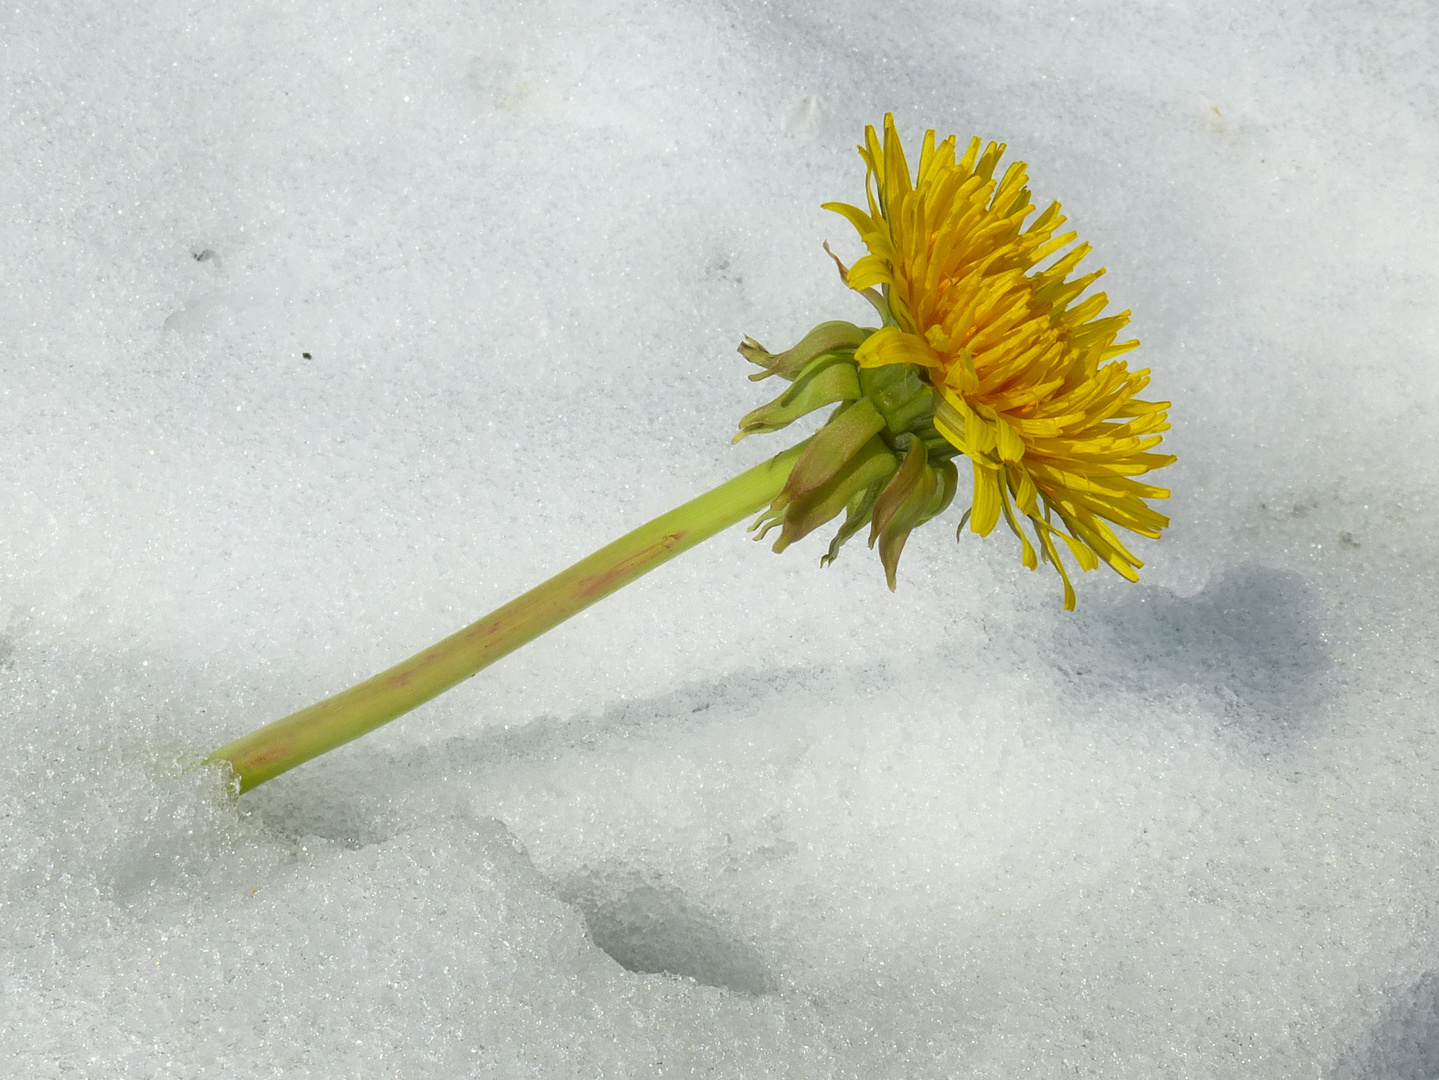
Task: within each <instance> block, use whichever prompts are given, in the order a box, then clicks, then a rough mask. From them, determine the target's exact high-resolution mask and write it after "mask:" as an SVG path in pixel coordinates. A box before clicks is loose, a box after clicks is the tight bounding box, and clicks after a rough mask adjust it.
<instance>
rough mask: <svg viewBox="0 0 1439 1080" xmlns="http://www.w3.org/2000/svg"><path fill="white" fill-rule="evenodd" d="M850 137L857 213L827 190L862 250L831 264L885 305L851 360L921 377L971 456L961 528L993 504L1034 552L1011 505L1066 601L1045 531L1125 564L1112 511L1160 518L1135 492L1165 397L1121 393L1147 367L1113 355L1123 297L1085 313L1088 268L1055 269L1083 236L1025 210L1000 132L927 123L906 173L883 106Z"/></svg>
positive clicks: (995, 514) (1138, 521) (1067, 263)
mask: <svg viewBox="0 0 1439 1080" xmlns="http://www.w3.org/2000/svg"><path fill="white" fill-rule="evenodd" d="M859 149H860V155H861V157H862V158H863V159H864V162H865V166H866V170H867V175H866V179H865V187H866V194H867V195H868V204H869V205H868V210H867V212H866V210H862V209H860V208H858V207H855V206H850V205H848V204H846V203H827V204H825V205H826V209H830V210H834V211H836V212H838V213H840V214H842V215H843V216H844V217H845V218H847V219H848V220H849V221H850V223H851V224H853V225H854V227H855V228H856V229H857V230H858V232H859V235H860V238H861V239H862V240H863V241H864V244H865V246H866V247H867V248H868V249H869V254H868V255H866V256H865V257H864V258H862V259H860V260H859V261H858V262H857V263H855V265H854V266H853V267H852V268H850V269H849V270H848V271H847V273H846V272H845V271H843V268H842V269H841V272H842V273H845V277H846V283H847V284H848V285H849V287H850V288H852V289H856V290H859V291H861V292H864V293H865V294H866V295H867V296H869V297H870V299H871V301H872V302H873V303H874V304H875V306H876V307H877V308H878V310H879V311H880V313H881V315H883V316H884V321H885V325H884V326H883V327H881V328H880V329H879V330H878V331H876V332H875V333H873V334H870V335H869V336H867V337H866V338H865V339H864V341H863V342H862V343H860V344H859V345H858V346H857V348H856V349H855V352H854V361H855V364H856V365H857V366H858V368H859V369H860V371H861V372H864V371H870V370H876V369H878V370H883V369H885V368H887V367H890V366H893V365H905V366H906V367H908V368H909V369H911V370H913V371H915V372H916V373H917V374H918V376H919V378H920V379H921V380H922V381H923V382H924V383H925V384H926V385H927V386H928V387H929V388H930V389H931V391H932V398H933V410H934V412H933V425H934V428H935V430H936V431H938V433H939V434H940V435H941V436H942V437H943V438H944V440H945V441H946V442H947V443H948V444H949V446H951V447H953V448H954V450H956V451H958V452H959V453H962V454H964V455H965V456H966V457H967V458H969V461H970V465H971V467H972V470H973V481H974V482H973V495H972V498H971V503H970V508H969V511H968V514H967V518H968V522H969V527H970V528H971V529H972V530H973V531H974V532H975V533H978V534H979V535H981V536H984V535H987V534H988V533H989V532H990V531H991V530H992V529H993V528H994V527H995V525H996V524H998V522H999V519H1000V517H1001V516H1002V517H1003V518H1004V520H1005V522H1006V524H1007V525H1008V526H1009V528H1010V529H1011V530H1012V531H1013V532H1014V534H1015V535H1016V536H1018V537H1019V540H1020V543H1021V545H1022V547H1023V553H1022V554H1023V560H1024V564H1025V566H1027V567H1029V568H1030V569H1034V568H1035V567H1036V566H1037V565H1038V558H1037V557H1036V554H1035V546H1034V545H1033V544H1031V543H1030V541H1029V539H1028V537H1027V536H1026V535H1025V532H1024V529H1023V528H1022V527H1021V524H1022V523H1021V520H1020V519H1021V518H1022V519H1024V521H1025V522H1027V524H1028V525H1029V527H1030V528H1031V529H1032V530H1033V532H1034V536H1035V539H1036V541H1037V542H1038V550H1039V558H1043V559H1044V560H1045V561H1046V562H1048V563H1049V564H1050V565H1052V566H1053V567H1054V568H1055V569H1056V570H1058V572H1059V574H1060V577H1061V578H1062V579H1063V581H1064V594H1065V607H1066V608H1073V607H1074V589H1073V587H1072V585H1071V584H1070V580H1069V575H1068V574H1067V573H1066V572H1065V569H1064V565H1063V563H1062V562H1061V560H1060V557H1059V551H1058V549H1057V546H1056V543H1055V540H1056V538H1057V539H1058V540H1060V541H1062V542H1063V543H1064V545H1065V546H1066V547H1068V548H1069V550H1070V552H1071V553H1072V555H1073V557H1074V559H1075V561H1076V562H1077V563H1078V564H1079V566H1080V567H1081V568H1082V569H1084V570H1090V569H1093V568H1094V567H1096V566H1098V565H1099V563H1100V562H1101V561H1103V562H1105V563H1108V564H1109V565H1110V566H1111V567H1112V568H1113V569H1114V570H1116V571H1117V572H1118V573H1120V574H1121V575H1123V576H1124V577H1126V578H1128V579H1129V580H1131V581H1135V580H1138V573H1137V571H1138V569H1139V567H1141V566H1142V565H1143V563H1142V562H1140V560H1139V559H1138V558H1136V557H1135V556H1134V555H1133V554H1132V553H1131V552H1130V551H1129V550H1128V549H1127V548H1126V547H1125V546H1124V544H1123V543H1122V542H1121V541H1120V539H1119V537H1118V536H1117V535H1116V534H1115V531H1114V529H1113V528H1112V527H1111V526H1119V527H1120V528H1123V529H1128V530H1129V531H1131V532H1134V533H1138V534H1139V535H1141V536H1148V537H1158V536H1159V534H1160V530H1161V529H1163V528H1164V527H1165V526H1166V525H1168V524H1169V519H1168V518H1166V517H1165V516H1164V515H1162V514H1160V513H1158V512H1156V511H1155V510H1154V509H1152V508H1151V507H1150V506H1149V505H1148V504H1147V503H1146V502H1145V500H1146V499H1162V498H1166V497H1168V495H1169V492H1168V491H1167V490H1166V489H1164V488H1159V487H1154V486H1153V485H1150V484H1147V483H1144V482H1143V481H1141V480H1139V479H1136V478H1137V477H1139V476H1142V475H1143V474H1145V473H1148V472H1150V471H1151V470H1154V469H1158V468H1162V467H1163V466H1165V465H1168V464H1170V463H1171V462H1173V461H1174V458H1173V457H1172V456H1170V455H1167V454H1159V453H1155V452H1153V451H1154V448H1155V447H1156V446H1158V445H1159V443H1160V441H1161V434H1160V433H1161V432H1163V431H1166V430H1168V424H1167V423H1166V413H1165V409H1167V408H1168V406H1169V403H1168V402H1149V401H1141V400H1140V399H1139V398H1137V397H1136V396H1135V395H1137V394H1138V393H1139V392H1140V391H1141V390H1142V389H1143V388H1144V386H1145V385H1146V384H1147V383H1148V381H1149V373H1148V371H1147V370H1143V371H1130V370H1129V369H1128V366H1127V365H1126V363H1125V362H1124V361H1122V360H1118V359H1116V358H1117V357H1119V356H1120V355H1121V354H1123V353H1126V352H1128V351H1129V350H1130V349H1133V348H1135V347H1136V346H1137V345H1138V344H1139V343H1138V342H1137V341H1123V342H1116V341H1115V337H1116V336H1117V335H1118V334H1119V332H1120V330H1121V329H1123V327H1124V326H1125V324H1126V323H1127V322H1128V316H1129V313H1128V312H1127V311H1125V312H1122V313H1120V314H1117V315H1109V316H1103V317H1101V314H1100V313H1101V312H1102V311H1103V310H1104V308H1105V305H1106V304H1107V302H1108V301H1107V298H1106V297H1105V295H1104V293H1102V292H1101V293H1093V294H1091V295H1089V296H1084V293H1085V290H1086V289H1088V288H1089V286H1090V285H1091V284H1093V283H1094V281H1095V280H1096V279H1097V278H1099V276H1100V275H1101V274H1102V273H1103V272H1104V271H1103V270H1095V271H1092V272H1090V273H1087V274H1082V275H1079V276H1073V277H1072V276H1071V274H1072V273H1073V272H1074V270H1075V268H1076V267H1077V266H1078V264H1079V262H1080V260H1082V259H1083V258H1084V256H1085V255H1086V254H1088V253H1089V250H1090V248H1089V245H1088V244H1075V243H1074V240H1075V234H1074V233H1073V232H1064V233H1060V232H1059V230H1060V227H1061V226H1062V225H1063V224H1064V221H1065V218H1064V217H1063V216H1062V215H1061V214H1060V212H1059V204H1058V203H1052V204H1050V206H1049V208H1048V209H1046V210H1044V211H1043V212H1041V213H1036V208H1035V206H1034V204H1033V202H1032V201H1031V198H1030V192H1029V189H1028V187H1027V186H1026V180H1027V177H1026V174H1025V166H1024V164H1023V163H1021V162H1015V163H1013V164H1011V165H1010V166H1009V167H1008V168H1007V169H1006V170H1005V171H1004V173H1003V175H1002V177H1000V178H999V179H996V178H995V172H996V169H997V167H998V165H999V160H1000V157H1001V156H1002V154H1003V153H1004V149H1005V148H1004V146H1003V145H1002V144H996V143H990V144H989V145H988V146H986V147H984V149H983V152H981V149H980V141H979V139H977V138H976V139H972V140H970V143H969V145H968V147H967V148H966V149H965V151H964V154H963V155H962V156H959V157H956V149H955V139H954V137H953V136H950V137H949V138H948V139H945V140H944V141H943V142H940V143H938V144H936V142H935V133H934V132H933V131H932V130H931V131H929V132H927V133H926V134H925V136H924V142H923V145H922V147H921V149H920V156H919V171H918V173H917V175H916V176H915V177H914V178H913V179H912V178H911V175H910V171H909V166H908V164H907V162H906V160H905V155H904V149H903V147H902V146H901V145H900V140H899V135H898V133H897V132H896V131H895V127H894V120H893V117H891V116H886V117H885V122H884V139H883V142H881V140H880V137H879V135H878V134H877V133H876V132H875V130H874V128H873V127H870V128H867V129H866V131H865V143H864V145H863V146H861V147H860V148H859ZM1031 219H1032V220H1031ZM1026 222H1028V224H1026ZM1051 259H1052V261H1048V260H1051ZM876 286H878V287H879V291H876V288H875V287H876ZM962 528H963V524H962V523H961V529H962Z"/></svg>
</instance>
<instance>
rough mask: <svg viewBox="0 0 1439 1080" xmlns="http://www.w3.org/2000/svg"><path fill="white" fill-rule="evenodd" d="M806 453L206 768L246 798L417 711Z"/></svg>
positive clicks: (760, 492) (685, 542)
mask: <svg viewBox="0 0 1439 1080" xmlns="http://www.w3.org/2000/svg"><path fill="white" fill-rule="evenodd" d="M805 446H806V443H800V444H799V445H797V446H793V447H791V448H790V449H788V450H786V451H785V452H784V453H782V454H778V455H776V456H775V457H772V458H770V459H769V460H768V461H765V462H762V463H760V464H759V465H756V466H755V467H754V468H752V469H749V470H747V471H746V472H743V473H741V474H740V475H739V476H736V477H735V478H734V479H732V480H729V481H727V482H726V483H723V484H721V485H719V487H717V488H714V489H713V490H711V491H709V492H706V493H705V494H704V495H701V496H699V498H696V499H692V500H690V501H689V502H687V503H685V504H684V505H682V506H679V507H676V508H675V509H673V510H671V511H670V512H669V513H667V514H661V515H660V516H659V517H657V518H655V519H654V520H653V521H651V522H649V523H648V524H646V525H641V526H640V527H639V528H638V529H635V530H634V531H633V532H629V533H626V534H625V535H624V536H622V537H620V538H619V539H618V540H616V541H614V542H613V543H611V544H608V545H606V546H605V547H602V548H600V550H598V551H596V552H595V553H594V554H593V555H590V556H588V557H586V558H584V559H581V560H580V561H579V562H577V563H575V564H574V565H573V566H571V567H570V568H569V569H568V570H563V571H561V572H560V573H558V574H556V575H555V576H554V577H552V578H550V579H549V580H548V581H546V582H544V583H543V584H541V585H537V586H536V587H535V588H533V589H531V590H530V591H529V592H527V593H525V594H524V595H523V596H520V597H517V598H516V599H514V600H511V601H510V602H509V603H508V604H505V605H504V606H503V607H500V608H497V609H495V610H494V611H492V612H490V614H488V615H486V616H485V617H484V618H482V619H480V620H479V621H478V622H475V623H472V624H470V625H469V626H467V627H465V628H464V629H463V630H461V631H459V632H458V633H455V634H452V635H450V636H449V637H447V638H445V639H444V640H443V641H440V642H438V643H436V644H434V645H431V646H430V647H429V648H428V649H426V650H424V651H423V652H420V653H416V654H415V655H414V656H412V657H410V658H409V659H408V660H405V661H403V662H402V663H399V664H396V665H395V666H394V667H392V668H390V669H389V670H387V671H382V672H380V674H378V675H375V676H374V677H372V678H370V679H366V680H365V681H364V682H362V683H359V684H358V685H356V686H352V687H351V688H350V689H348V690H344V691H342V692H340V693H338V694H336V695H334V696H333V697H329V698H326V699H325V700H323V701H320V702H317V703H316V704H314V705H311V706H309V707H308V708H305V709H301V710H300V711H299V712H296V713H292V714H291V715H289V716H286V717H284V718H283V719H281V720H276V721H275V722H274V723H272V724H268V725H266V726H265V727H262V728H259V729H258V730H256V731H252V732H251V733H250V734H248V735H245V736H242V737H241V738H239V739H236V740H235V741H234V742H232V743H229V744H227V745H225V746H222V747H220V749H218V750H216V751H215V752H214V753H213V754H211V755H210V756H209V757H208V758H207V759H206V764H220V763H222V762H227V763H228V764H229V766H230V768H231V769H233V770H234V773H235V777H236V779H237V781H238V783H239V791H241V792H245V791H249V790H250V789H251V788H253V787H256V786H257V785H259V784H263V783H264V782H265V781H266V780H271V779H273V778H274V777H276V776H279V775H280V774H281V773H283V772H288V771H289V770H290V769H293V768H294V767H295V766H296V765H299V764H301V763H303V762H306V761H309V760H310V759H311V758H313V757H318V756H319V755H321V754H323V753H325V752H327V751H329V750H333V749H335V747H337V746H342V745H344V744H345V743H347V742H349V741H351V740H352V739H358V738H359V737H360V736H361V735H364V734H365V733H366V732H369V731H373V730H374V729H375V728H377V727H379V726H381V725H382V724H386V723H388V722H389V721H391V720H394V719H395V718H396V717H398V716H402V715H404V714H405V713H407V712H409V711H410V710H411V709H414V708H416V707H417V706H419V705H423V704H424V703H425V702H426V701H429V700H430V699H431V698H433V697H435V696H437V695H439V694H442V693H444V691H446V690H448V689H450V687H452V686H454V685H456V684H457V683H460V682H463V681H464V680H466V679H468V678H469V677H470V676H472V675H474V674H475V673H477V672H479V671H481V670H482V669H484V668H486V667H488V666H489V665H490V664H493V663H494V662H495V661H496V660H498V659H500V657H502V656H506V655H508V654H509V653H511V652H513V651H514V650H516V649H518V648H519V647H520V646H521V645H524V644H525V643H526V642H528V641H532V640H533V639H535V638H537V637H539V636H540V635H541V634H543V633H545V632H546V631H547V630H550V629H553V628H554V627H556V626H558V625H559V624H560V623H562V622H564V621H565V620H566V619H568V618H570V616H572V615H577V614H579V613H580V612H581V611H583V610H584V609H585V608H587V607H589V606H590V605H591V604H593V603H595V602H596V601H597V600H602V599H604V598H605V597H606V596H608V595H609V594H610V593H612V592H614V591H615V590H616V589H619V588H621V587H623V586H625V585H628V584H629V583H630V582H632V581H634V580H635V579H637V578H639V577H642V576H643V575H645V574H647V573H649V571H651V570H653V569H654V568H655V567H657V566H659V565H660V564H661V563H664V562H667V561H669V560H670V559H672V558H674V557H675V556H676V555H678V554H680V552H682V551H688V550H689V549H690V548H692V547H694V546H695V545H696V544H699V543H701V542H703V541H705V540H707V539H709V538H710V537H711V536H714V535H715V534H716V533H719V532H722V531H723V530H725V529H727V528H729V527H730V526H731V525H736V524H738V523H739V522H741V521H743V520H744V519H746V518H748V517H750V516H752V515H754V514H756V513H758V512H759V511H760V510H763V509H764V508H765V507H767V506H769V504H770V503H771V502H772V501H773V500H774V499H775V498H776V497H777V496H778V495H779V493H780V491H781V490H782V489H783V488H784V485H785V481H786V480H788V479H789V474H790V471H791V469H792V468H793V467H794V463H795V462H796V461H797V460H799V457H800V455H801V454H802V453H803V452H804V449H805Z"/></svg>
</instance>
